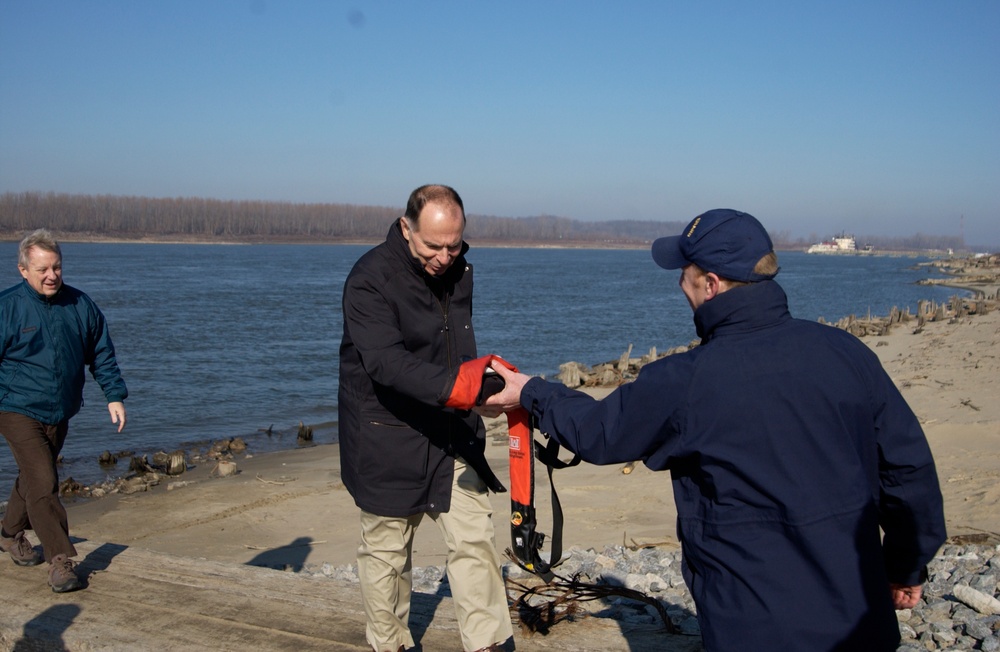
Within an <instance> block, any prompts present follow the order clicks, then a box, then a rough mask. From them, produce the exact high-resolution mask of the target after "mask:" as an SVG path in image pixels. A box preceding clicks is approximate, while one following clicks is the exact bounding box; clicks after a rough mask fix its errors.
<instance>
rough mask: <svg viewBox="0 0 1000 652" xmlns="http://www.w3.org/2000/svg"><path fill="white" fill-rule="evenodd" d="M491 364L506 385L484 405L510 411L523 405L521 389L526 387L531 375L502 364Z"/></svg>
mask: <svg viewBox="0 0 1000 652" xmlns="http://www.w3.org/2000/svg"><path fill="white" fill-rule="evenodd" d="M490 366H491V368H492V369H493V370H494V371H496V372H497V373H498V374H500V376H501V377H502V378H503V379H504V382H505V383H506V386H505V387H504V388H503V391H501V392H499V393H497V394H494V395H493V396H491V397H489V398H488V399H486V401H485V402H484V403H483V407H484V408H494V409H499V410H501V411H503V412H510V411H511V410H516V409H517V408H519V407H521V390H522V389H523V388H524V385H525V383H527V382H528V381H529V380H531V376H529V375H527V374H522V373H519V372H516V371H511V370H510V369H508V368H507V367H505V366H503V365H502V364H497V365H490Z"/></svg>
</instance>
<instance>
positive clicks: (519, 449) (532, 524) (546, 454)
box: [445, 355, 580, 581]
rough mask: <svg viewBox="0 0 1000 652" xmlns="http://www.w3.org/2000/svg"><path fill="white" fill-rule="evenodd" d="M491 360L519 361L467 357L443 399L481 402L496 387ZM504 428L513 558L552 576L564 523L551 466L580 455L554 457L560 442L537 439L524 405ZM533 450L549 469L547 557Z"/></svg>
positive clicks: (465, 404) (467, 405)
mask: <svg viewBox="0 0 1000 652" xmlns="http://www.w3.org/2000/svg"><path fill="white" fill-rule="evenodd" d="M491 363H495V364H501V365H503V366H504V367H506V368H507V369H510V370H511V371H517V367H515V366H514V365H512V364H510V363H509V362H507V361H506V360H504V359H503V358H499V357H497V356H495V355H487V356H483V357H481V358H476V359H475V360H470V361H468V362H465V363H463V364H462V366H461V367H460V368H459V372H458V377H457V378H456V379H455V386H454V388H453V389H452V392H451V395H450V396H449V397H448V400H447V401H446V403H445V405H447V406H448V407H453V408H458V409H466V410H467V409H471V408H472V407H474V406H476V405H481V404H482V401H483V400H484V399H485V398H486V396H488V395H489V394H492V393H496V391H498V389H499V387H495V388H493V389H489V388H488V387H487V386H488V385H489V382H488V381H487V382H484V377H488V374H487V371H488V369H489V366H490V364H491ZM500 387H502V385H501V386H500ZM507 428H508V430H509V431H510V538H511V547H512V551H513V556H514V560H515V561H516V562H517V563H518V565H520V566H521V567H522V568H524V569H525V570H527V571H530V572H532V573H535V574H536V575H538V576H539V577H541V578H542V579H544V580H545V581H551V580H552V578H553V577H555V575H554V574H553V573H552V568H553V567H554V566H556V565H558V563H559V561H560V558H561V557H562V529H563V514H562V506H561V505H560V503H559V496H558V495H557V494H556V487H555V484H554V483H553V481H552V470H553V469H559V468H565V467H567V466H574V465H576V464H579V462H580V458H579V456H574V458H573V459H572V460H570V461H569V462H563V461H562V460H560V459H559V458H558V453H559V444H558V442H556V440H554V439H549V441H548V443H547V444H542V443H541V442H536V441H535V439H534V429H533V427H532V423H531V415H530V414H529V413H528V411H527V410H525V409H524V408H518V409H516V410H512V411H510V412H508V413H507ZM536 456H537V457H538V460H539V461H540V462H542V463H543V464H545V466H546V467H547V469H548V473H549V486H550V487H551V490H552V550H551V553H550V555H549V561H548V562H546V561H545V560H543V559H542V558H541V555H540V554H539V551H540V550H541V548H542V544H543V543H544V541H545V535H544V534H542V533H541V532H538V531H537V529H536V527H537V525H538V522H537V520H536V516H535V457H536Z"/></svg>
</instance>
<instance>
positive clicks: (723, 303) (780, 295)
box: [694, 281, 792, 344]
mask: <svg viewBox="0 0 1000 652" xmlns="http://www.w3.org/2000/svg"><path fill="white" fill-rule="evenodd" d="M791 318H792V316H791V314H789V312H788V297H787V296H786V295H785V291H784V290H783V289H782V288H781V286H780V285H778V284H777V283H776V282H775V281H760V282H757V283H751V284H750V285H742V286H739V287H735V288H732V289H730V290H727V291H725V292H723V293H721V294H719V295H716V296H715V298H713V299H711V300H710V301H706V302H705V303H703V304H701V306H699V307H698V309H697V310H695V312H694V325H695V329H696V330H697V332H698V337H700V338H702V344H704V343H706V342H707V341H708V340H710V339H712V337H714V336H715V335H717V334H720V333H722V332H726V333H729V332H746V331H752V330H756V329H758V328H763V327H765V326H770V325H772V324H775V323H778V322H781V321H785V320H786V319H791Z"/></svg>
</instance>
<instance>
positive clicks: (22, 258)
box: [17, 229, 62, 267]
mask: <svg viewBox="0 0 1000 652" xmlns="http://www.w3.org/2000/svg"><path fill="white" fill-rule="evenodd" d="M32 247H38V248H39V249H42V250H43V251H50V252H52V253H54V254H55V255H57V256H59V259H60V260H62V250H61V249H60V248H59V243H58V242H56V239H55V238H54V237H53V236H52V232H51V231H49V230H48V229H36V230H35V231H32V232H31V233H29V234H28V235H27V236H25V238H24V240H21V244H20V246H19V247H18V248H17V264H18V265H20V266H21V267H27V266H28V252H29V251H31V248H32Z"/></svg>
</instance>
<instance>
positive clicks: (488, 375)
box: [476, 369, 507, 405]
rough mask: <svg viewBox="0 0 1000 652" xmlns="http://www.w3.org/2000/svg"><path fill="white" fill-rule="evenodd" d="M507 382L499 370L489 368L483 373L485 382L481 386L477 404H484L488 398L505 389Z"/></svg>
mask: <svg viewBox="0 0 1000 652" xmlns="http://www.w3.org/2000/svg"><path fill="white" fill-rule="evenodd" d="M506 386H507V383H506V382H505V381H504V379H503V378H502V377H501V376H500V374H498V373H497V372H495V371H493V370H492V369H487V370H486V372H485V373H484V374H483V384H482V385H480V387H479V395H478V396H477V397H476V405H482V404H483V403H484V402H485V401H486V399H488V398H489V397H491V396H493V395H494V394H498V393H500V392H502V391H503V388H504V387H506Z"/></svg>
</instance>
